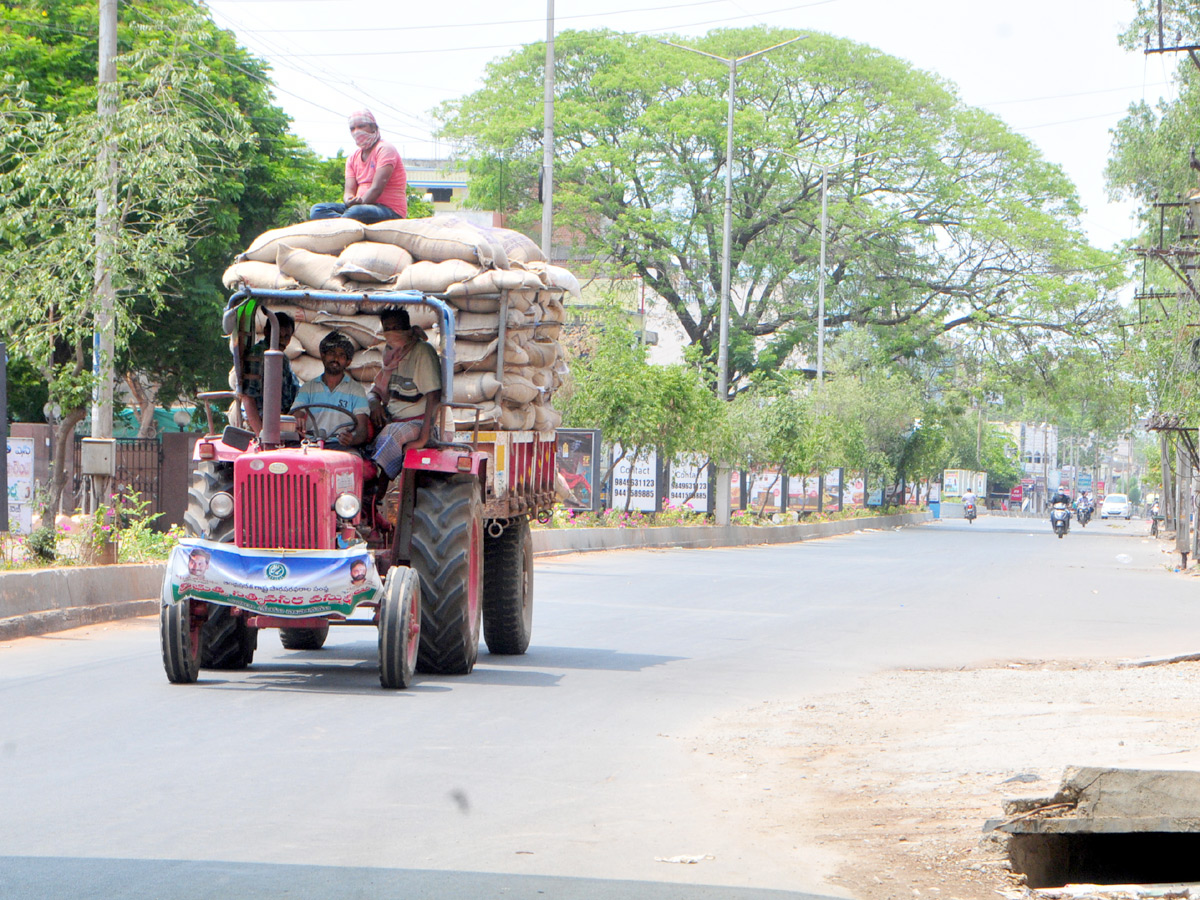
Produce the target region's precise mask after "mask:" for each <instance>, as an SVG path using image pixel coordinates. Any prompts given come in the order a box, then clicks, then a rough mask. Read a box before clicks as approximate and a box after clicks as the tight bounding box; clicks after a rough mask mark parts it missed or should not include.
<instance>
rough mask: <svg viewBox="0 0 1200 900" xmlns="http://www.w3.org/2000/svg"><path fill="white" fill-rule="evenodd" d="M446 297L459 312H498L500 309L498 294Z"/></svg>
mask: <svg viewBox="0 0 1200 900" xmlns="http://www.w3.org/2000/svg"><path fill="white" fill-rule="evenodd" d="M446 299H447V301H448V302H449V303H450V305H451V306H453V307H454V308H455V309H457V310H459V311H461V312H472V313H498V312H499V311H500V297H499V295H496V296H494V297H471V296H466V295H463V296H458V297H447V298H446Z"/></svg>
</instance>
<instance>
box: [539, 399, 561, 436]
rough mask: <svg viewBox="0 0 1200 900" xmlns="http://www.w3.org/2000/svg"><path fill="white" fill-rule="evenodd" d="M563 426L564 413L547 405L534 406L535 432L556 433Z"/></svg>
mask: <svg viewBox="0 0 1200 900" xmlns="http://www.w3.org/2000/svg"><path fill="white" fill-rule="evenodd" d="M561 424H562V413H560V412H559V411H558V410H557V409H555V408H554V407H553V406H550V405H549V404H546V403H535V404H534V405H533V430H534V431H540V432H543V433H545V432H547V431H554V430H555V429H556V428H558V426H559V425H561Z"/></svg>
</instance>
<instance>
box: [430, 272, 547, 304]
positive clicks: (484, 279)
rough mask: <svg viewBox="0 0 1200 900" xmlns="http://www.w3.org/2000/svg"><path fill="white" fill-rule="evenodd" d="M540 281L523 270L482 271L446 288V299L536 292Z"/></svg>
mask: <svg viewBox="0 0 1200 900" xmlns="http://www.w3.org/2000/svg"><path fill="white" fill-rule="evenodd" d="M541 286H542V282H541V279H540V278H538V277H537V275H535V274H533V273H532V272H526V271H524V270H523V269H484V270H483V271H482V272H480V273H479V274H478V275H476V276H475V277H474V278H470V279H468V280H465V281H460V282H458V283H457V284H452V285H450V286H449V287H447V288H446V292H445V293H446V296H447V297H462V296H470V295H472V294H498V293H500V292H501V291H521V290H537V289H538V288H540V287H541Z"/></svg>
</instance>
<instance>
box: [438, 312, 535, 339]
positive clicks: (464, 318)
mask: <svg viewBox="0 0 1200 900" xmlns="http://www.w3.org/2000/svg"><path fill="white" fill-rule="evenodd" d="M505 322H506V328H520V327H521V326H522V325H524V324H525V313H523V312H521V311H520V310H517V309H510V310H509V311H508V315H507V317H506V318H505ZM499 334H500V315H499V314H498V313H470V312H465V313H460V314H459V315H458V316H456V317H455V323H454V336H455V338H457V339H458V340H461V341H490V340H493V339H494V338H496V337H498V336H499Z"/></svg>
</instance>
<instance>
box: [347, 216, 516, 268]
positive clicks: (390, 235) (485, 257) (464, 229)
mask: <svg viewBox="0 0 1200 900" xmlns="http://www.w3.org/2000/svg"><path fill="white" fill-rule="evenodd" d="M365 234H366V239H367V240H368V241H376V242H378V243H381V244H395V245H396V246H398V247H403V248H404V249H405V250H407V251H408V252H409V253H410V254H412V257H413V259H414V260H419V261H425V262H445V261H446V260H451V259H459V260H462V261H464V262H468V263H473V264H475V265H479V266H493V265H495V264H496V253H495V251H494V250H493V249H492V245H491V244H490V243H488V241H487V240H486V239H485V238H484V237H483V235H481V234H480V233H479V232H478V231H477V230H476V229H474V228H471V227H470V226H469V225H467V224H466V223H464V222H461V221H460V220H458V219H455V218H453V217H437V218H429V219H391V220H388V221H386V222H375V223H374V224H372V225H368V226H366V231H365Z"/></svg>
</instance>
